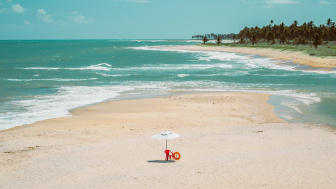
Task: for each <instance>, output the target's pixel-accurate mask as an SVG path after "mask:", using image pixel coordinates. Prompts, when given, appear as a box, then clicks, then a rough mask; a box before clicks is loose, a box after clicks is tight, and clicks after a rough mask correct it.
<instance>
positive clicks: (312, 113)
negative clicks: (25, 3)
mask: <svg viewBox="0 0 336 189" xmlns="http://www.w3.org/2000/svg"><path fill="white" fill-rule="evenodd" d="M197 43H199V42H197V41H191V40H190V41H188V40H91V41H90V40H73V41H70V40H69V41H0V130H3V129H8V128H11V127H15V126H19V125H23V124H29V123H34V122H36V121H39V120H44V119H49V118H54V117H62V116H67V115H69V111H70V110H71V109H73V108H76V107H80V106H85V105H89V104H94V103H97V102H101V101H105V100H109V99H115V98H123V97H126V98H135V97H139V96H140V97H143V96H155V95H164V94H169V93H171V92H175V91H186V92H188V91H189V92H190V91H224V92H231V91H243V92H257V93H267V94H272V95H273V96H272V97H271V99H270V101H269V103H270V104H274V105H276V109H275V111H276V113H277V114H278V115H279V116H280V117H281V118H284V119H286V120H288V121H292V122H309V123H317V124H327V125H330V126H335V127H336V118H335V117H334V115H335V113H336V96H335V94H336V87H335V86H336V70H335V69H333V70H329V71H323V70H321V69H315V68H310V67H307V66H299V65H297V64H293V63H292V62H280V61H276V60H272V59H270V58H264V57H260V56H247V55H239V54H235V53H226V52H202V51H187V50H170V49H155V48H152V46H167V45H192V44H197Z"/></svg>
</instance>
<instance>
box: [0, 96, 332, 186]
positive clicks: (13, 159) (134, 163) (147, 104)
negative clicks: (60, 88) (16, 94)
mask: <svg viewBox="0 0 336 189" xmlns="http://www.w3.org/2000/svg"><path fill="white" fill-rule="evenodd" d="M269 96H270V95H267V94H257V93H237V92H235V93H233V92H231V93H196V94H194V93H192V94H185V95H173V96H167V97H159V98H148V99H124V100H115V101H114V100H112V101H107V102H102V103H98V104H95V105H91V106H86V107H81V108H78V109H75V110H73V111H72V115H73V116H71V117H63V118H54V119H50V120H44V121H40V122H38V123H35V124H31V125H27V126H22V127H17V128H14V129H11V130H6V131H2V132H0V154H1V155H0V175H1V176H0V183H1V184H2V186H3V187H4V188H30V187H34V188H69V187H70V188H71V187H75V188H87V187H89V188H93V187H98V188H106V187H108V188H111V187H112V188H115V187H121V188H143V187H147V188H158V187H160V188H170V187H171V185H170V184H171V183H174V187H182V188H186V187H187V188H196V187H201V188H206V187H209V186H211V187H213V188H223V187H226V188H265V189H266V188H284V187H286V188H317V187H320V188H321V187H322V188H332V186H333V185H334V182H333V181H334V180H335V179H336V175H335V174H333V173H334V170H335V169H336V158H335V157H336V148H335V146H336V145H334V144H336V138H335V134H336V133H335V132H333V131H329V130H327V129H324V128H321V127H315V126H311V125H307V124H294V123H287V122H285V121H283V120H282V119H280V118H278V117H277V116H276V115H275V113H274V110H273V109H274V106H273V105H270V104H268V103H267V101H268V99H269ZM162 130H170V131H172V132H176V133H179V134H180V135H181V138H178V139H173V140H169V141H168V148H169V149H170V150H172V151H175V152H176V151H178V152H180V153H181V159H180V161H176V162H172V163H165V162H164V161H162V160H163V159H164V153H163V150H164V149H165V142H164V141H161V140H153V139H151V136H152V135H154V134H157V133H159V132H160V131H162ZM167 173H176V174H167ZM270 174H272V177H270V176H269V175H270ZM181 178H184V179H181ZM312 178H314V179H312ZM46 181H47V182H46ZM158 181H160V182H158Z"/></svg>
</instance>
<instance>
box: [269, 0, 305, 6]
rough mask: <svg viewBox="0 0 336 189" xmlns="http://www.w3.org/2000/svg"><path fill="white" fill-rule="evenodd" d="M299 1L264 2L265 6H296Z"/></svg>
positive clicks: (277, 0)
mask: <svg viewBox="0 0 336 189" xmlns="http://www.w3.org/2000/svg"><path fill="white" fill-rule="evenodd" d="M298 3H301V2H300V1H294V0H266V4H267V5H286V4H298Z"/></svg>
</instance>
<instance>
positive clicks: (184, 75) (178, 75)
mask: <svg viewBox="0 0 336 189" xmlns="http://www.w3.org/2000/svg"><path fill="white" fill-rule="evenodd" d="M188 76H189V74H177V77H181V78H184V77H188Z"/></svg>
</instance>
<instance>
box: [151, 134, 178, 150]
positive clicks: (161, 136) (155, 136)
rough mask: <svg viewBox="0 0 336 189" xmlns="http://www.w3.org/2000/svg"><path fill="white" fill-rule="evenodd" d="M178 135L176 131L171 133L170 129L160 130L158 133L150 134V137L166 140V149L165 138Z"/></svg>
mask: <svg viewBox="0 0 336 189" xmlns="http://www.w3.org/2000/svg"><path fill="white" fill-rule="evenodd" d="M178 137H180V135H179V134H177V133H173V132H171V131H162V132H160V133H159V134H157V135H154V136H152V139H157V140H166V150H167V140H168V139H173V138H178Z"/></svg>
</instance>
